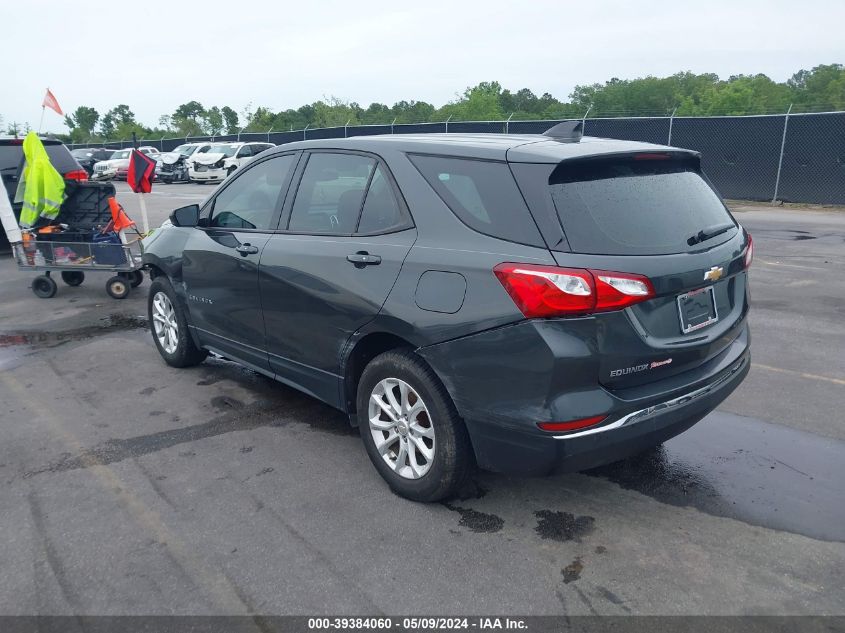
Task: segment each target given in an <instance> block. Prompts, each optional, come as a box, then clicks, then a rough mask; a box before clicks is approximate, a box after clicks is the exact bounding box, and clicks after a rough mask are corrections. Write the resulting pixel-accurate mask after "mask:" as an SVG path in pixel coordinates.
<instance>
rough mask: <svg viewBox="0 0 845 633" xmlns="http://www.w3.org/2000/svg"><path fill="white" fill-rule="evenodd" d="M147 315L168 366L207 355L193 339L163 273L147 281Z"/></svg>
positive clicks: (186, 363) (198, 360)
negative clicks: (161, 275) (148, 283)
mask: <svg viewBox="0 0 845 633" xmlns="http://www.w3.org/2000/svg"><path fill="white" fill-rule="evenodd" d="M147 317H148V318H149V324H150V332H151V333H152V335H153V342H154V343H155V346H156V348H157V349H158V353H159V354H161V357H162V358H163V359H164V362H165V363H167V364H168V365H170V366H171V367H193V366H194V365H199V364H200V363H201V362H202V361H204V360H205V358H206V357H207V356H208V352H207V351H206V350H204V349H202V348H200V347H197V345H196V343H194V339H193V337H191V333H190V332H189V331H188V320H187V316H186V314H185V310H184V308H183V307H182V304H181V303H180V302H179V298H178V297H177V296H176V291H175V290H173V286H171V285H170V282H169V281H168V280H167V279H166V278H165V277H156V278H155V279H154V280H153V282H152V283H151V284H150V292H149V295H148V297H147Z"/></svg>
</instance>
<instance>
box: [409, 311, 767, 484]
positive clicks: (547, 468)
mask: <svg viewBox="0 0 845 633" xmlns="http://www.w3.org/2000/svg"><path fill="white" fill-rule="evenodd" d="M544 327H545V326H544V324H543V322H536V323H532V322H526V323H523V324H519V325H516V326H513V327H512V328H507V329H509V330H514V331H511V332H508V333H507V334H506V339H508V340H514V344H515V347H514V348H513V349H514V351H513V352H512V353H511V354H508V352H509V350H508V349H507V348H509V347H511V346H510V345H504V344H503V340H504V339H503V338H502V336H501V334H499V335H497V334H495V333H489V334H488V336H493V337H494V338H495V339H497V341H496V342H493V343H494V344H491V345H489V346H482V348H478V347H477V346H474V347H475V349H472V348H466V347H464V345H461V349H459V350H456V349H453V347H454V345H455V344H458V343H461V341H460V340H459V341H453V342H450V343H446V344H441V345H438V346H433V347H432V348H423V349H421V350H420V353H421V354H422V355H423V356H424V357H425V358H426V359H427V360H428V361H429V363H430V364H431V365H432V366H433V367H434V369H435V371H437V373H438V375H439V376H440V377H441V378H442V379H443V381H444V383H445V384H446V386H447V388H448V389H449V391H450V393H451V394H452V396H453V399H454V400H455V404H456V406H457V408H458V411H459V412H460V414H461V416H462V417H463V419H464V421H465V423H466V426H467V429H468V431H469V434H470V438H471V440H472V445H473V449H474V451H475V456H476V461H477V462H478V465H479V466H480V467H481V468H484V469H486V470H494V471H499V472H506V473H518V474H545V473H549V472H553V471H558V472H575V471H580V470H586V469H589V468H594V467H596V466H601V465H603V464H607V463H611V462H614V461H618V460H620V459H624V458H625V457H627V456H630V455H633V454H636V453H639V452H642V451H644V450H646V449H648V448H650V447H652V446H655V445H657V444H660V443H661V442H664V441H666V440H668V439H670V438H672V437H674V436H675V435H678V434H679V433H682V432H683V431H685V430H687V429H688V428H689V427H691V426H692V425H693V424H695V423H696V422H698V421H699V420H701V419H702V418H703V417H704V416H706V415H707V414H708V413H710V412H711V411H713V409H715V408H716V407H717V406H718V405H719V404H720V403H721V402H722V401H723V400H724V399H725V398H727V397H728V396H729V395H730V394H731V392H733V390H734V389H736V387H737V386H739V384H740V383H741V382H742V380H743V379H744V378H745V376H746V375H747V374H748V371H749V368H750V365H751V362H750V351H749V333H748V327H747V324H746V323H745V321H744V320H743V321H741V322H740V323H738V324H737V327H736V328H735V329H734V331H735V333H736V335H735V338H734V339H733V341H732V342H731V343H730V344H729V345H728V346H727V347H726V348H725V349H724V350H722V351H721V352H720V353H719V354H718V355H717V356H716V357H714V358H711V359H710V360H708V361H707V362H705V363H703V364H702V365H701V366H699V367H697V368H695V369H694V370H690V371H688V372H685V373H683V374H678V375H674V376H672V377H669V378H666V379H664V380H658V381H655V382H652V383H648V384H646V385H642V386H639V387H637V388H632V389H626V390H618V391H610V390H608V389H605V388H603V387H602V386H600V385H597V384H593V385H591V386H586V385H584V384H580V385H579V384H578V382H579V381H578V380H577V379H576V376H579V375H585V374H584V372H587V371H589V368H590V366H591V365H594V363H595V358H594V354H592V353H591V352H590V350H589V345H584V346H582V348H581V349H580V350H579V348H578V347H577V345H575V341H573V340H566V339H564V340H561V339H557V340H556V339H555V338H554V337H550V336H549V331H548V330H546V331H544ZM532 329H533V330H535V331H536V333H535V335H534V336H537V335H538V334H539V339H540V340H541V341H542V342H543V343H545V344H546V350H545V352H544V351H543V350H542V349H541V348H540V347H541V346H540V345H539V343H538V342H537V341H536V340H533V343H529V341H531V340H532V339H534V336H532V335H531V330H532ZM479 337H481V338H484V337H485V335H484V334H482V335H476V336H475V337H470V338H473V339H479ZM576 339H577V337H576ZM474 342H475V343H478V342H481V341H480V340H476V341H474ZM435 348H439V349H435ZM450 348H452V349H451V350H450ZM532 348H533V349H532ZM447 350H450V351H451V352H452V353H457V354H460V355H461V356H460V357H458V356H452V355H451V354H444V352H447ZM579 351H580V355H579ZM479 353H480V354H482V356H483V358H481V360H480V363H481V365H476V364H475V363H476V361H474V360H473V361H469V362H466V359H470V358H472V355H473V354H479ZM493 353H495V354H496V358H493V356H492V354H493ZM450 356H451V359H452V360H451V366H448V367H447V366H445V365H444V364H448V363H449V362H450V361H449V360H447V359H448V358H449V357H450ZM461 357H462V358H463V359H465V360H464V362H461V361H460V360H459V361H457V364H458V366H457V368H456V367H455V361H454V360H453V359H454V358H461ZM470 365H472V366H474V370H475V371H476V372H478V373H476V375H475V376H471V375H469V374H468V373H467V370H468V369H469V366H470ZM481 366H486V367H488V368H489V369H488V370H487V371H484V370H482V369H481V368H480V367H481ZM594 372H595V370H594V368H593V373H592V374H586V375H595V373H594ZM502 376H504V377H506V380H503V379H502V378H501V377H502ZM567 376H569V377H570V380H567ZM581 382H582V383H583V380H582V381H581ZM567 384H568V385H569V388H568V389H562V388H560V387H557V388H556V387H555V385H567ZM593 415H606V416H607V418H606V420H605V421H604V422H602V423H601V424H600V425H598V426H596V427H590V428H588V429H582V430H580V431H575V432H571V433H568V434H554V433H548V432H544V431H541V430H540V429H539V428H538V427H537V423H538V422H544V421H566V420H572V419H579V418H584V417H589V416H593Z"/></svg>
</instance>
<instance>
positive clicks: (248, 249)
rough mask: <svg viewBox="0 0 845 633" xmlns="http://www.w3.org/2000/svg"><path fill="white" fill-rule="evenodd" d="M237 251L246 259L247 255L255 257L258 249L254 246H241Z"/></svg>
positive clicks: (237, 247) (236, 248)
mask: <svg viewBox="0 0 845 633" xmlns="http://www.w3.org/2000/svg"><path fill="white" fill-rule="evenodd" d="M235 250H236V251H238V252H239V253H240V254H241V255H242V256H243V257H246V256H247V255H255V254H256V253H257V252H258V247H257V246H253V245H252V244H241V245H240V246H236V247H235Z"/></svg>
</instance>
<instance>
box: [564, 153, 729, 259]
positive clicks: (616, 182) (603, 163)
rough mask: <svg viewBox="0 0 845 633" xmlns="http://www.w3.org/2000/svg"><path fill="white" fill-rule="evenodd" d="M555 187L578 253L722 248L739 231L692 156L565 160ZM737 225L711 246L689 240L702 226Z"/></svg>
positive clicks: (659, 252)
mask: <svg viewBox="0 0 845 633" xmlns="http://www.w3.org/2000/svg"><path fill="white" fill-rule="evenodd" d="M549 189H550V193H551V196H552V200H553V201H554V205H555V209H556V210H557V214H558V216H559V218H560V222H561V226H562V227H563V230H564V233H565V234H566V238H567V240H568V241H569V245H570V247H571V249H572V251H573V252H576V253H591V254H597V255H666V254H670V253H686V252H689V251H692V250H699V249H701V248H702V247H711V246H716V245H718V244H721V243H723V242H725V241H726V240H728V239H730V238H731V237H733V235H734V234H735V233H736V231H737V229H736V227H735V223H734V221H733V218H731V216H730V214H729V213H728V211H727V209H726V208H725V205H724V204H723V203H722V201H721V199H720V198H719V196H718V195H717V194H716V192H715V191H713V189H712V188H711V187H710V185H709V184H707V182H706V181H705V180H704V179H703V178H702V177H701V175H700V174H699V173H698V170H697V165H696V164H695V163H694V162H692V161H690V160H677V159H670V158H669V156H668V155H663V154H634V155H632V156H624V157H617V158H612V159H602V160H595V159H593V160H581V161H565V162H563V163H561V164H560V165H558V166H557V168H556V169H555V170H554V171H553V172H552V175H551V177H550V178H549ZM726 224H729V225H731V228H730V230H728V231H726V232H724V233H721V234H719V237H718V238H714V239H712V240H710V241H708V242H705V243H704V245H703V246H702V245H697V244H695V243H692V244H691V243H689V242H688V240H689V238H690V237H691V236H694V235H696V234H698V232H699V231H701V230H702V229H706V228H708V227H714V226H717V225H719V226H724V225H726Z"/></svg>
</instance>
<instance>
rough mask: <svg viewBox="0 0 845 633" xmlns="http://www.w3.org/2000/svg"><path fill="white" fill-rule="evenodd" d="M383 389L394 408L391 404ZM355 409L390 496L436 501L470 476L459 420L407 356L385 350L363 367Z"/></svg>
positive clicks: (425, 369)
mask: <svg viewBox="0 0 845 633" xmlns="http://www.w3.org/2000/svg"><path fill="white" fill-rule="evenodd" d="M403 385H404V387H403ZM388 391H391V392H392V395H393V400H392V402H394V403H396V404H398V405H399V409H397V408H396V407H395V406H391V399H390V397H389V394H388ZM375 399H378V400H380V401H381V402H382V403H383V404H386V405H387V406H388V408H389V409H390V410H391V411H392V413H389V412H388V411H387V410H386V409H385V408H384V407H381V406H379V405H377V404H376V403H375V401H374V400H375ZM357 410H358V419H359V420H360V431H361V438H362V440H363V442H364V447H365V448H366V450H367V454H368V455H369V457H370V460H371V461H372V462H373V465H374V466H375V468H376V470H377V471H378V472H379V474H380V475H381V476H382V478H383V479H384V480H385V481H386V482H387V484H388V486H390V489H391V490H393V492H395V493H396V494H398V495H400V496H402V497H405V498H406V499H410V500H412V501H421V502H433V501H439V500H441V499H444V498H447V497H449V496H452V495H454V494H455V492H456V491H457V490H458V489H459V488H460V487H461V486H462V485H463V484H464V482H465V481H466V480H467V479H468V477H469V475H470V474H471V473H472V471H473V468H474V465H475V462H474V458H473V453H472V447H471V445H470V440H469V434H468V433H467V430H466V427H465V426H464V423H463V420H461V418H460V416H459V415H458V411H457V409H456V408H455V405H454V403H453V402H452V399H451V397H450V396H449V393H448V392H447V391H446V388H445V387H444V386H443V383H442V382H441V381H440V379H439V378H438V377H437V375H436V374H435V373H434V371H432V369H431V368H430V367H429V366H428V365H427V364H426V363H425V362H424V361H423V360H422V359H421V358H420V357H419V356H417V355H416V354H414V353H413V352H411V351H408V350H393V351H389V352H385V353H384V354H381V355H379V356H377V357H376V358H374V359H373V360H372V361H371V362H370V363H369V364H368V365H367V366H366V368H365V369H364V372H363V374H362V375H361V380H360V381H359V382H358V394H357ZM371 414H372V416H373V417H372V418H371ZM394 423H395V424H394ZM377 442H378V443H379V445H377ZM403 446H404V450H403ZM424 449H425V450H424ZM432 453H433V455H432ZM400 459H401V463H400ZM420 459H422V460H423V462H424V463H420Z"/></svg>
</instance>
